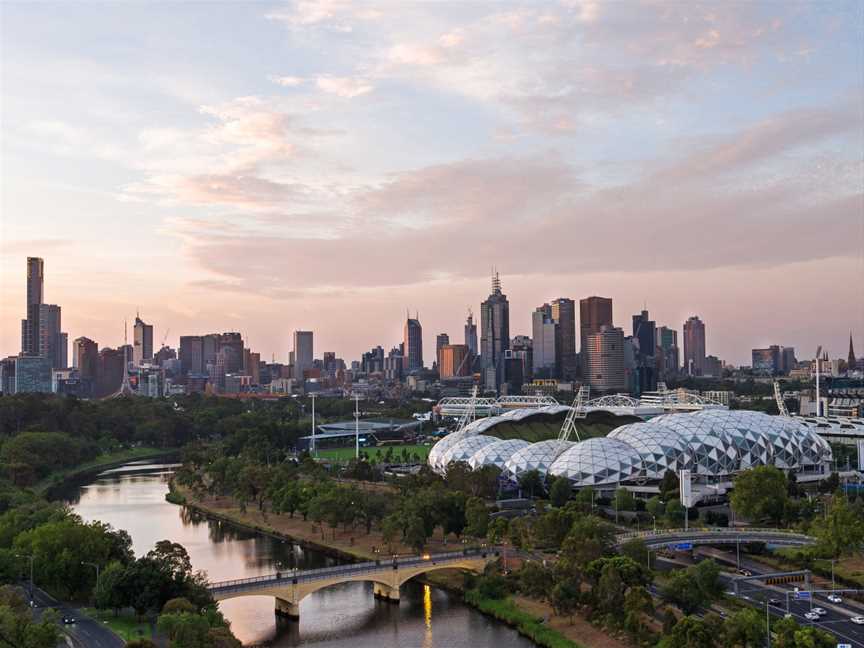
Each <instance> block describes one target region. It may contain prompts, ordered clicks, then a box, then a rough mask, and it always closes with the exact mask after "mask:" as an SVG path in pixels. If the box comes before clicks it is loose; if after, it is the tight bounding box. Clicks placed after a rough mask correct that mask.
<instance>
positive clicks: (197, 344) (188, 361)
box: [179, 335, 206, 374]
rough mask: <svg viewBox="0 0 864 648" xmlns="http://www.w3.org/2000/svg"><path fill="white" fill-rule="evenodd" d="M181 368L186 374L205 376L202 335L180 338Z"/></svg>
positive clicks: (182, 336)
mask: <svg viewBox="0 0 864 648" xmlns="http://www.w3.org/2000/svg"><path fill="white" fill-rule="evenodd" d="M179 356H180V368H181V371H182V372H183V373H184V374H189V373H194V374H203V373H204V371H205V369H206V365H205V364H204V337H203V336H201V335H181V336H180V353H179Z"/></svg>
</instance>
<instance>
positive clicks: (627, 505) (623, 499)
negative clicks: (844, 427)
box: [615, 488, 636, 511]
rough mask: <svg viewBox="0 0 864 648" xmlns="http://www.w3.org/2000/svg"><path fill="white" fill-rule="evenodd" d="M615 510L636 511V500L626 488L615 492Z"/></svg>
mask: <svg viewBox="0 0 864 648" xmlns="http://www.w3.org/2000/svg"><path fill="white" fill-rule="evenodd" d="M615 510H617V511H635V510H636V498H634V497H633V493H631V492H630V491H629V490H627V489H626V488H618V489H616V490H615Z"/></svg>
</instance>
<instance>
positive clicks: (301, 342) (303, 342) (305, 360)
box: [294, 331, 315, 380]
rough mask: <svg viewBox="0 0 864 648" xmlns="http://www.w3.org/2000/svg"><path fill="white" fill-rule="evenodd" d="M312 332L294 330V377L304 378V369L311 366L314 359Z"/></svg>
mask: <svg viewBox="0 0 864 648" xmlns="http://www.w3.org/2000/svg"><path fill="white" fill-rule="evenodd" d="M313 345H314V334H313V332H312V331H294V377H295V378H296V379H297V380H303V379H304V373H303V372H305V371H308V370H309V369H311V368H312V363H313V361H314V359H315V350H314V346H313Z"/></svg>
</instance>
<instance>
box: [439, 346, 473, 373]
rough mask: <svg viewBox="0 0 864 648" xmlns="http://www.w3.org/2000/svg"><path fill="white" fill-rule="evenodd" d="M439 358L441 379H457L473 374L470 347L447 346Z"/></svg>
mask: <svg viewBox="0 0 864 648" xmlns="http://www.w3.org/2000/svg"><path fill="white" fill-rule="evenodd" d="M438 357H439V358H440V360H439V365H438V372H439V375H440V376H441V378H455V377H457V376H467V375H469V374H470V373H471V365H470V363H469V360H468V347H467V346H466V345H464V344H445V345H444V346H443V347H441V349H440V351H439V352H438Z"/></svg>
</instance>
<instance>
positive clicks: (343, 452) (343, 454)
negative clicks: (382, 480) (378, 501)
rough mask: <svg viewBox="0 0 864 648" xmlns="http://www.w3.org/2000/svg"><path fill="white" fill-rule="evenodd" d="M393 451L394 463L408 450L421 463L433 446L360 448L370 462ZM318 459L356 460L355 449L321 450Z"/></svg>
mask: <svg viewBox="0 0 864 648" xmlns="http://www.w3.org/2000/svg"><path fill="white" fill-rule="evenodd" d="M391 448H392V449H393V459H394V461H398V459H399V458H400V457H401V456H402V451H403V450H407V451H408V454H409V455H413V454H416V455H417V456H418V457H419V458H420V461H423V460H425V459H426V455H428V454H429V450H431V449H432V446H425V445H398V446H381V447H374V448H360V453H361V455H362V454H365V455H366V456H367V457H369V459H370V460H372V459H378V460H379V461H380V457H379V455H381V457H383V455H384V453H386V452H387V450H388V449H391ZM318 457H319V458H320V459H330V460H331V461H349V460H351V459H353V458H354V448H353V447H352V448H328V449H327V450H319V451H318Z"/></svg>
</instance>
